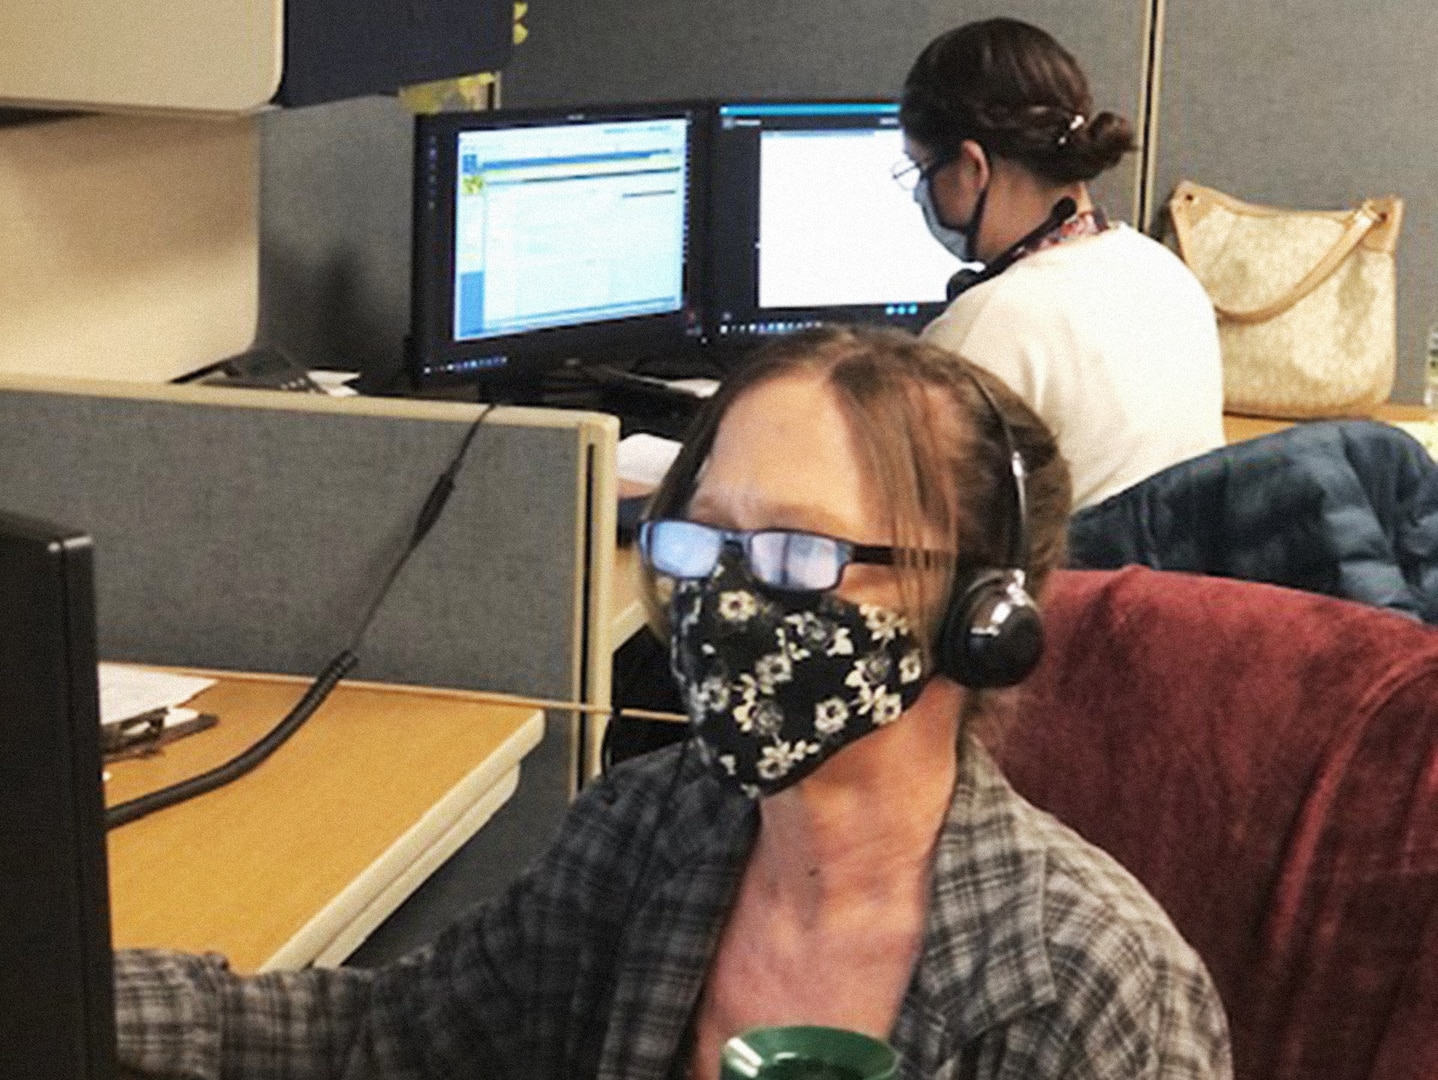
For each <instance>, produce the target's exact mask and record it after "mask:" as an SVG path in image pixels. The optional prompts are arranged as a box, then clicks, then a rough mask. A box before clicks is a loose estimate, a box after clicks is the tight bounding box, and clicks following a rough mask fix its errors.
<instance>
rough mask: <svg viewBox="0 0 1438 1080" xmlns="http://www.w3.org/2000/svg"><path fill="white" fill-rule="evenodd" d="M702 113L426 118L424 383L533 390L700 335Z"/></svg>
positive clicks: (419, 365)
mask: <svg viewBox="0 0 1438 1080" xmlns="http://www.w3.org/2000/svg"><path fill="white" fill-rule="evenodd" d="M704 115H705V114H704V111H703V109H702V108H700V107H697V106H687V105H682V104H674V103H668V104H653V105H641V106H632V107H621V108H606V109H583V110H566V111H558V110H550V111H526V112H476V113H439V114H436V115H432V116H422V117H419V118H418V119H417V121H416V138H415V152H416V170H415V214H414V242H413V255H414V262H413V312H412V315H413V318H412V323H411V342H410V354H411V355H410V371H411V374H412V377H413V379H414V381H415V382H416V383H417V384H420V385H423V384H426V383H435V382H444V381H471V382H472V381H481V382H489V383H492V384H493V385H495V386H496V387H508V388H523V387H526V386H533V385H534V383H535V382H536V380H537V379H538V378H539V377H540V376H541V375H542V374H543V373H544V371H545V370H547V369H548V368H551V367H553V366H555V365H557V364H559V363H562V362H564V361H565V360H567V359H570V358H571V357H575V356H579V357H582V358H583V359H584V360H604V361H608V360H613V359H638V358H642V357H644V356H646V355H658V354H662V353H664V352H665V351H666V350H669V351H673V350H677V349H682V348H683V347H684V346H685V345H686V344H687V343H692V342H695V341H697V340H698V337H699V335H700V333H701V332H702V326H701V323H700V318H699V313H698V310H697V303H696V299H695V296H694V294H695V291H696V283H697V274H698V267H697V264H696V260H694V259H693V258H692V255H693V253H695V252H698V251H700V250H701V238H700V237H699V236H698V235H697V234H698V227H699V224H700V223H699V221H698V220H697V218H698V215H696V214H695V213H694V212H693V211H694V207H695V206H696V205H699V202H698V200H699V198H700V191H699V184H700V181H701V177H702V174H703V169H702V166H701V165H700V164H699V163H700V161H701V155H702V149H701V147H700V145H699V144H700V142H701V140H702V138H703V136H704V133H705V127H706V125H705V124H704V123H703V118H704Z"/></svg>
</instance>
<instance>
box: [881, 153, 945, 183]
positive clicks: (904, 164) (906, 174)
mask: <svg viewBox="0 0 1438 1080" xmlns="http://www.w3.org/2000/svg"><path fill="white" fill-rule="evenodd" d="M956 160H957V158H954V157H950V156H948V155H943V156H940V157H936V158H934V160H933V161H931V162H929V163H928V164H927V165H920V164H919V163H918V162H917V161H913V160H911V159H909V158H904V159H902V160H901V161H897V162H895V163H894V167H893V169H891V170H890V171H889V175H890V176H892V177H893V178H894V183H896V184H898V185H899V186H900V187H901V188H903V189H904V190H905V191H913V190H914V189H915V188H917V187H918V186H919V185H920V184H923V183H927V182H928V181H930V180H932V179H933V178H934V173H936V172H938V171H939V170H940V169H942V168H943V167H944V166H945V165H952V164H953V163H954V162H955V161H956Z"/></svg>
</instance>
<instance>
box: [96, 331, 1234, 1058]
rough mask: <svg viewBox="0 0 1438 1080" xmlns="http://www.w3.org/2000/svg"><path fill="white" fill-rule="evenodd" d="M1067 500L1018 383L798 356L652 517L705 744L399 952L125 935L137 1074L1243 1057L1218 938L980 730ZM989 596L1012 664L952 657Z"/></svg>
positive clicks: (732, 417) (918, 364) (771, 366)
mask: <svg viewBox="0 0 1438 1080" xmlns="http://www.w3.org/2000/svg"><path fill="white" fill-rule="evenodd" d="M1016 457H1017V459H1018V460H1017V461H1016V460H1015V458H1016ZM1016 483H1017V484H1019V485H1020V486H1021V490H1022V500H1021V502H1020V500H1019V499H1018V497H1017V496H1018V491H1017V490H1016V486H1015V485H1016ZM1068 503H1069V492H1068V477H1067V470H1066V467H1065V465H1064V463H1063V460H1062V458H1061V457H1060V456H1059V455H1058V453H1057V451H1056V448H1055V446H1054V443H1053V440H1052V438H1051V436H1050V435H1049V433H1048V432H1047V430H1046V429H1045V428H1044V426H1043V424H1042V423H1041V422H1040V421H1039V420H1038V419H1037V418H1036V417H1035V416H1034V415H1033V414H1032V412H1030V411H1029V410H1028V409H1027V408H1026V407H1025V406H1023V405H1022V403H1021V402H1019V401H1018V399H1017V398H1016V397H1015V396H1014V395H1013V394H1012V393H1010V392H1009V391H1008V390H1007V389H1006V388H1005V387H1003V385H1002V384H1000V383H999V382H998V381H997V380H994V379H992V378H990V377H988V376H986V375H984V374H983V373H981V372H977V371H976V370H974V369H971V368H969V367H968V366H967V365H964V364H962V363H956V362H955V361H954V358H953V357H951V356H950V355H948V354H946V353H944V352H943V351H941V350H938V349H935V348H932V347H930V346H926V345H924V344H922V343H920V342H918V341H917V340H916V339H914V338H912V337H909V336H907V335H902V334H898V333H891V332H886V331H878V330H857V329H856V330H828V331H818V332H814V333H811V334H802V335H795V336H793V337H790V338H787V339H781V340H779V341H776V342H774V343H773V344H771V345H770V346H769V347H767V348H766V349H765V350H764V352H763V353H762V354H761V355H760V356H759V357H757V358H756V359H755V360H754V361H753V362H752V363H751V364H750V365H748V366H747V367H746V368H745V369H743V371H742V372H740V373H737V374H736V375H735V376H734V377H733V378H731V379H730V380H728V381H726V383H725V385H724V386H723V387H722V388H721V390H720V391H719V393H718V394H717V395H716V396H715V397H714V398H713V399H712V400H711V402H710V404H709V405H708V406H707V408H706V411H705V413H704V415H703V417H702V418H701V421H700V422H699V424H698V425H697V427H696V430H695V431H694V433H693V434H692V435H691V437H690V438H689V439H688V440H687V441H686V444H685V447H684V450H683V451H682V453H681V455H680V457H679V459H678V460H677V461H676V462H675V465H674V467H673V468H672V469H671V471H670V473H669V475H668V477H667V478H666V480H665V482H664V484H663V485H662V487H661V489H660V491H659V492H658V493H657V494H656V496H655V499H654V502H653V505H652V507H651V513H650V519H649V521H648V522H646V525H645V527H644V530H643V552H644V554H645V558H646V561H647V563H648V565H649V566H650V567H651V570H652V571H653V572H654V574H655V579H654V580H655V585H656V607H657V608H658V609H660V610H662V611H663V612H664V613H665V618H666V620H667V622H668V623H669V624H670V627H671V628H672V661H673V666H674V669H675V671H676V674H677V676H678V678H679V681H680V685H681V688H682V690H683V691H684V693H685V696H686V699H687V702H688V705H689V709H690V714H691V733H692V736H693V737H692V738H691V739H690V740H689V741H688V742H686V743H684V744H682V745H679V746H671V747H668V748H666V749H664V750H660V751H656V752H654V753H651V754H648V755H645V756H643V757H640V758H637V759H634V760H631V761H628V762H625V763H624V764H623V765H622V766H620V767H619V768H617V769H615V770H614V771H613V772H612V773H611V774H610V775H609V776H608V777H607V778H605V779H604V780H602V781H600V782H598V783H595V784H593V785H591V786H590V787H589V788H587V789H586V790H585V791H584V792H583V793H582V794H581V795H580V796H579V798H578V799H577V800H576V802H575V804H574V806H573V808H572V810H571V812H570V815H569V817H568V818H567V819H566V821H565V824H564V826H563V828H562V829H561V831H560V833H559V835H558V837H557V838H556V841H555V843H554V845H553V847H552V848H551V850H550V851H549V852H548V853H547V854H546V855H545V856H544V857H543V858H541V859H540V860H539V861H538V862H537V863H536V864H535V865H534V866H533V867H531V868H530V869H529V870H528V871H527V872H526V873H525V874H524V876H523V877H522V878H521V879H520V880H519V881H517V882H516V883H515V884H514V885H513V886H512V887H511V888H510V889H509V890H508V891H507V892H506V893H505V894H504V895H503V896H502V897H500V898H499V899H498V900H496V901H495V902H493V903H491V904H489V905H487V906H485V907H484V908H481V909H479V910H478V911H476V912H475V913H474V914H473V915H471V916H470V917H468V918H466V919H465V920H464V921H462V922H461V923H459V924H457V925H456V926H454V927H453V928H451V929H450V930H449V931H447V932H446V933H445V934H443V935H442V936H441V937H440V938H438V939H437V940H436V941H435V942H434V943H433V944H431V945H430V946H427V947H426V948H425V949H424V950H422V951H421V952H419V953H418V954H416V955H414V956H412V957H410V958H408V959H407V960H406V961H404V962H401V963H399V964H395V965H392V966H390V967H388V968H385V969H381V970H379V971H377V972H361V971H355V970H351V969H342V970H340V971H332V972H301V973H290V974H277V973H276V974H271V975H267V976H263V977H261V978H260V979H252V980H243V979H237V978H235V977H233V976H230V975H228V974H227V973H226V972H224V971H223V970H222V969H221V968H220V967H219V966H218V965H217V964H216V963H215V961H214V960H213V958H211V959H208V960H202V959H198V958H192V957H182V956H177V955H175V954H167V953H144V954H125V953H122V954H120V957H119V959H118V962H117V967H118V973H119V981H118V990H119V1019H120V1028H121V1046H122V1052H123V1053H124V1055H125V1057H126V1060H127V1061H128V1062H129V1063H131V1064H134V1065H137V1066H138V1065H141V1064H147V1065H148V1066H149V1067H152V1068H154V1069H155V1070H157V1071H160V1072H163V1071H164V1069H165V1068H166V1067H169V1068H171V1069H172V1070H173V1071H181V1070H180V1069H179V1068H178V1067H179V1066H184V1068H186V1069H188V1070H189V1071H188V1072H187V1073H186V1075H196V1076H201V1077H209V1076H218V1075H219V1071H220V1068H221V1066H222V1065H223V1066H224V1067H226V1068H227V1069H228V1070H230V1071H227V1072H226V1073H225V1075H227V1076H229V1075H239V1076H243V1075H253V1076H256V1077H260V1076H266V1077H267V1076H271V1075H279V1074H281V1072H282V1074H283V1075H285V1076H286V1077H293V1078H308V1077H344V1078H346V1080H358V1078H362V1077H378V1076H385V1077H391V1078H393V1077H402V1078H419V1077H435V1078H438V1077H456V1076H475V1077H513V1078H516V1080H518V1078H525V1080H543V1078H550V1080H587V1078H590V1077H604V1078H612V1080H621V1078H623V1080H676V1078H693V1080H715V1078H716V1077H717V1076H718V1072H719V1048H720V1046H721V1045H722V1044H723V1042H724V1041H725V1040H726V1039H728V1038H729V1037H730V1036H733V1035H735V1034H738V1033H739V1032H741V1031H745V1030H748V1029H750V1028H753V1027H756V1026H761V1025H777V1024H795V1023H798V1024H821V1025H830V1026H837V1027H844V1028H850V1029H854V1030H858V1031H862V1032H867V1033H869V1034H872V1035H875V1036H879V1037H882V1038H886V1039H888V1040H889V1041H890V1042H891V1043H892V1044H893V1046H894V1047H895V1048H896V1049H897V1051H898V1053H899V1055H900V1071H899V1075H900V1076H902V1077H905V1078H910V1080H916V1078H920V1077H922V1078H929V1077H959V1076H964V1077H974V1078H978V1080H986V1078H990V1077H1001V1076H1002V1077H1024V1078H1025V1080H1040V1078H1043V1077H1060V1076H1063V1077H1094V1078H1099V1077H1103V1078H1109V1077H1120V1076H1121V1077H1140V1076H1144V1077H1147V1076H1154V1077H1158V1076H1164V1077H1175V1078H1178V1077H1183V1078H1191V1077H1210V1076H1213V1077H1225V1076H1227V1075H1228V1073H1229V1063H1228V1044H1227V1036H1226V1030H1225V1023H1224V1017H1223V1013H1222V1009H1221V1006H1220V1004H1219V1001H1218V999H1217V997H1216V995H1215V992H1214V990H1213V987H1212V985H1211V983H1210V982H1209V979H1208V977H1207V975H1206V973H1205V972H1204V970H1203V968H1202V966H1201V964H1200V962H1199V960H1198V958H1197V957H1196V956H1195V954H1194V953H1193V952H1192V951H1191V950H1190V949H1189V948H1188V946H1187V945H1186V944H1184V942H1183V941H1182V940H1181V939H1180V938H1179V936H1178V934H1177V933H1176V932H1175V931H1174V930H1173V928H1172V926H1171V925H1170V924H1169V922H1168V921H1167V919H1166V918H1165V916H1164V915H1163V914H1162V912H1161V911H1160V910H1159V909H1158V907H1157V905H1156V904H1155V903H1154V902H1153V901H1152V900H1151V899H1150V898H1149V897H1148V896H1147V894H1146V893H1144V891H1143V889H1142V888H1141V887H1140V886H1139V885H1138V884H1137V883H1136V882H1135V881H1134V880H1133V879H1132V878H1131V877H1130V876H1129V875H1128V874H1127V873H1125V872H1124V871H1123V870H1122V869H1120V868H1119V867H1118V866H1117V865H1116V864H1115V863H1114V862H1113V861H1112V860H1111V859H1109V858H1107V857H1106V856H1104V855H1103V854H1101V853H1100V852H1098V851H1097V849H1095V848H1092V847H1090V846H1089V845H1087V844H1086V843H1084V842H1083V841H1082V840H1081V839H1079V838H1078V837H1077V836H1076V835H1075V834H1073V833H1071V832H1069V831H1068V830H1066V829H1065V828H1063V827H1062V826H1060V825H1058V824H1057V823H1055V822H1054V821H1053V820H1052V819H1051V818H1049V817H1047V816H1046V815H1044V814H1041V813H1040V812H1038V811H1036V810H1035V809H1033V808H1032V807H1031V806H1029V805H1028V804H1026V803H1024V802H1023V801H1022V800H1021V799H1019V797H1018V796H1017V795H1015V794H1014V793H1013V791H1012V790H1011V789H1010V788H1009V787H1008V785H1007V784H1006V783H1005V781H1004V780H1003V778H1002V776H1001V775H1000V774H999V773H998V771H997V770H996V768H995V766H994V765H993V764H992V762H991V761H990V759H989V758H988V757H987V755H986V754H985V753H984V752H983V751H982V750H981V749H979V747H978V745H977V744H976V743H975V742H973V741H972V739H971V737H970V736H971V731H972V729H973V728H974V727H975V725H978V724H983V723H987V722H992V721H994V720H995V718H996V717H997V715H998V713H999V709H998V705H999V704H1000V703H1001V702H1002V694H1001V693H998V694H996V693H995V692H993V691H989V690H975V689H972V688H969V687H966V686H964V685H961V684H960V682H959V681H958V679H957V678H956V677H955V676H954V675H953V674H952V673H953V672H958V673H959V675H960V676H961V677H962V678H964V679H966V680H967V681H970V682H972V683H974V684H976V685H983V686H993V685H999V684H1003V683H1006V682H1009V681H1012V679H1013V678H1016V677H1018V674H1020V673H1021V670H1022V668H1023V667H1025V666H1026V665H1027V664H1028V662H1029V661H1031V660H1032V652H1033V651H1034V650H1035V649H1036V648H1037V635H1036V633H1025V632H1023V630H1024V627H1025V626H1028V627H1029V629H1030V630H1033V629H1034V628H1035V627H1036V619H1037V615H1036V614H1035V613H1034V612H1033V611H1032V610H1031V609H1029V608H1028V607H1026V604H1027V593H1026V591H1025V590H1033V591H1037V590H1039V589H1041V587H1042V585H1043V581H1044V579H1045V577H1046V576H1047V574H1048V572H1049V570H1050V569H1052V567H1054V566H1055V565H1056V564H1057V563H1058V561H1059V560H1060V558H1061V556H1062V550H1063V531H1064V521H1065V515H1066V511H1067V507H1068ZM1024 525H1026V528H1025V527H1023V526H1024ZM1015 551H1022V552H1024V553H1026V557H1025V558H1024V559H1023V560H1022V561H1023V562H1025V563H1026V565H1024V566H1023V567H1021V568H1017V569H1018V570H1019V571H1020V572H1019V573H1014V572H1013V569H1011V568H1010V567H1009V564H1010V563H1011V562H1012V561H1013V558H1012V556H1013V553H1014V552H1015ZM988 568H1001V569H1000V570H991V569H988ZM970 585H973V586H975V587H976V588H981V589H982V591H983V595H984V596H985V597H986V598H992V599H994V600H995V603H994V605H993V607H992V610H988V609H985V610H984V611H982V612H981V611H977V610H976V611H975V612H971V613H966V614H965V624H966V625H967V620H968V619H969V618H970V616H972V618H973V619H976V620H979V621H981V622H983V623H984V624H985V625H989V624H1002V625H1003V626H1005V627H1006V628H1007V627H1009V626H1010V624H1009V622H1008V621H1007V620H1008V619H1009V618H1010V617H1011V616H1013V617H1015V618H1017V620H1018V621H1017V622H1016V623H1014V624H1013V625H1014V626H1016V627H1017V628H1018V630H1019V632H1018V633H1017V634H1016V636H1015V637H1014V638H1013V640H1014V641H1015V642H1017V643H1018V646H1019V650H1018V651H1019V652H1020V653H1024V654H1025V655H1022V656H1020V657H1019V663H1018V667H1017V668H1012V669H1007V670H1006V669H1005V668H1004V665H1003V664H993V663H990V661H989V660H988V659H985V658H984V655H983V653H982V650H980V651H979V653H978V654H976V656H977V659H976V658H975V657H969V658H968V659H967V660H965V661H964V662H963V663H959V664H957V665H956V664H955V662H954V657H952V656H950V655H949V654H948V653H947V651H946V646H945V645H940V644H936V643H939V642H945V643H947V642H949V638H948V636H947V634H946V630H945V628H946V627H948V626H949V625H950V620H949V615H950V613H951V611H952V605H951V604H950V602H949V601H950V596H951V594H952V593H953V592H954V590H956V589H957V590H959V591H960V592H962V593H963V594H964V595H965V596H968V595H969V594H970V592H971V590H970V588H969V586H970ZM990 586H992V588H990ZM979 606H983V605H979ZM945 672H949V673H951V674H945ZM187 1025H199V1026H200V1027H201V1028H202V1030H200V1031H199V1032H198V1033H197V1034H196V1035H195V1036H194V1037H192V1038H189V1039H184V1038H181V1036H180V1034H179V1033H180V1032H181V1031H182V1030H186V1028H187ZM185 1053H187V1054H188V1055H189V1056H183V1054H185ZM247 1068H248V1069H249V1070H250V1071H249V1072H246V1069H247Z"/></svg>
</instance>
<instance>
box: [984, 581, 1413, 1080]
mask: <svg viewBox="0 0 1438 1080" xmlns="http://www.w3.org/2000/svg"><path fill="white" fill-rule="evenodd" d="M1046 612H1047V615H1046V617H1047V626H1048V637H1049V648H1048V651H1047V653H1046V655H1045V659H1044V661H1043V663H1042V664H1041V665H1040V668H1039V670H1038V671H1037V672H1036V673H1035V674H1034V676H1033V677H1032V678H1031V680H1030V681H1029V682H1028V683H1026V684H1025V686H1024V688H1023V690H1022V691H1021V697H1020V709H1019V715H1018V717H1017V718H1016V720H1015V722H1014V723H1013V725H1012V726H1011V727H1010V728H1009V730H1008V732H1007V734H1006V735H1005V736H1004V738H1003V741H1002V744H1001V745H1000V746H999V747H998V748H997V750H996V753H997V755H998V757H999V759H1000V761H1001V762H1002V763H1003V765H1004V767H1005V770H1006V771H1007V773H1008V775H1009V777H1010V778H1011V779H1012V781H1013V783H1014V786H1015V787H1016V788H1017V789H1018V790H1019V791H1020V792H1021V793H1023V794H1024V795H1025V796H1027V797H1028V798H1029V799H1030V800H1031V801H1033V802H1035V803H1037V804H1038V805H1039V806H1042V807H1044V808H1045V809H1047V810H1049V811H1051V812H1052V813H1053V814H1054V815H1055V816H1057V817H1058V818H1059V819H1061V820H1062V821H1064V822H1066V823H1068V824H1069V825H1070V826H1072V827H1074V828H1075V829H1077V830H1078V831H1079V832H1080V833H1082V834H1083V835H1084V836H1086V837H1087V838H1088V839H1089V840H1091V841H1092V842H1094V843H1096V844H1098V845H1099V846H1100V847H1102V848H1104V849H1106V850H1107V851H1109V852H1110V853H1111V854H1113V855H1114V856H1115V857H1116V858H1117V859H1118V860H1119V861H1120V862H1122V863H1123V864H1124V865H1125V866H1127V867H1128V868H1129V869H1130V870H1131V871H1132V872H1133V873H1134V874H1135V875H1136V876H1137V877H1138V878H1139V879H1140V880H1141V881H1143V882H1144V884H1145V885H1146V886H1147V887H1148V889H1149V891H1150V892H1152V893H1153V894H1154V896H1155V897H1156V898H1157V899H1158V900H1159V902H1160V903H1161V904H1163V906H1164V907H1165V908H1166V909H1167V910H1168V912H1169V914H1170V916H1171V917H1172V918H1173V920H1174V922H1175V923H1176V924H1177V926H1178V928H1179V930H1180V932H1181V933H1183V935H1184V936H1185V937H1186V938H1187V939H1188V940H1189V942H1190V943H1191V944H1192V945H1193V946H1194V947H1195V948H1196V949H1197V950H1198V952H1199V953H1200V955H1202V957H1203V958H1204V960H1205V961H1206V963H1207V964H1208V967H1209V970H1210V971H1211V972H1212V974H1213V977H1214V980H1215V982H1216V983H1217V985H1218V989H1219V993H1220V994H1221V995H1222V997H1223V1000H1224V1003H1225V1005H1226V1007H1227V1011H1228V1016H1229V1023H1230V1027H1231V1028H1232V1031H1233V1040H1234V1064H1235V1071H1236V1074H1237V1077H1238V1080H1420V1078H1421V1080H1433V1078H1435V1077H1438V628H1433V627H1425V626H1423V625H1422V624H1420V623H1417V622H1414V621H1411V620H1409V619H1406V618H1405V617H1403V616H1401V615H1398V614H1394V613H1392V612H1389V611H1385V610H1382V609H1378V608H1374V607H1371V606H1367V605H1362V604H1358V603H1356V602H1353V601H1348V600H1339V599H1334V598H1331V597H1326V596H1319V595H1315V594H1311V593H1306V592H1297V591H1293V590H1289V589H1283V588H1279V587H1276V586H1271V585H1263V584H1259V583H1256V582H1250V581H1238V580H1233V579H1226V578H1213V577H1200V576H1196V575H1187V574H1178V573H1170V572H1161V571H1153V570H1148V569H1143V568H1139V567H1131V568H1128V569H1125V570H1119V571H1066V572H1059V573H1058V574H1056V575H1055V576H1054V579H1053V581H1052V583H1051V587H1050V590H1049V594H1048V597H1047V604H1046Z"/></svg>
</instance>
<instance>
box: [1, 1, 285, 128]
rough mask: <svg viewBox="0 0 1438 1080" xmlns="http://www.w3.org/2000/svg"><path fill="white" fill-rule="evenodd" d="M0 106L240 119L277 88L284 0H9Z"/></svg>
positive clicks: (269, 96) (271, 94)
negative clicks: (203, 113)
mask: <svg viewBox="0 0 1438 1080" xmlns="http://www.w3.org/2000/svg"><path fill="white" fill-rule="evenodd" d="M4 12H5V13H4V32H3V33H0V99H4V100H6V101H7V102H8V103H10V104H22V105H23V104H35V105H61V106H70V107H75V108H132V109H199V110H207V111H224V112H243V111H249V110H252V109H257V108H259V107H260V106H262V105H264V104H265V103H266V102H268V101H269V100H270V99H271V98H272V97H274V94H275V90H276V88H277V87H278V86H279V81H280V65H281V52H282V42H283V28H284V4H283V0H6V2H5V5H4Z"/></svg>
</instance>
